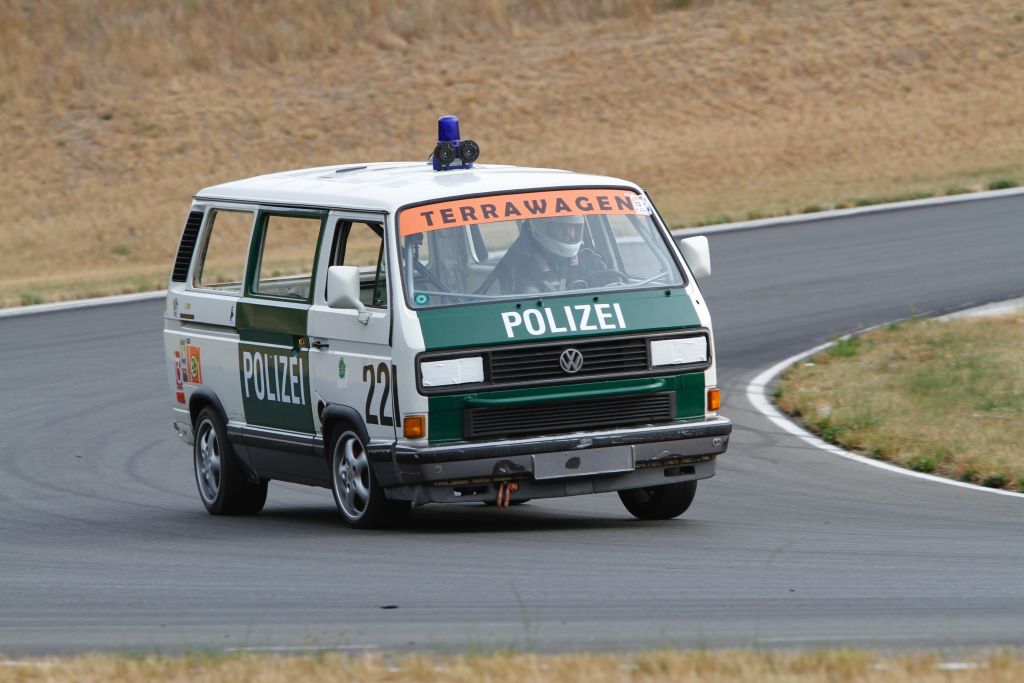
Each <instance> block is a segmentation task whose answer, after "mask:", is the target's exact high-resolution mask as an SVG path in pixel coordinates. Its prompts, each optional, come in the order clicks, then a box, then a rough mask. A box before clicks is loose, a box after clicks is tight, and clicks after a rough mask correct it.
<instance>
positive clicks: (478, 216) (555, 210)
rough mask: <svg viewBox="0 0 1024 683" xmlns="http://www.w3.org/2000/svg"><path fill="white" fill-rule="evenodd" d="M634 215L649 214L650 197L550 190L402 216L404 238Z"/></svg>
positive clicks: (449, 203)
mask: <svg viewBox="0 0 1024 683" xmlns="http://www.w3.org/2000/svg"><path fill="white" fill-rule="evenodd" d="M591 214H633V215H640V216H649V215H650V214H651V206H650V204H649V203H648V202H647V197H645V196H643V195H640V194H637V193H636V192H634V191H632V190H615V189H606V190H594V189H587V188H579V189H572V190H550V191H547V192H527V193H519V194H499V195H490V196H487V197H472V198H464V199H452V200H450V201H445V202H437V203H435V204H424V205H422V206H414V207H412V208H409V209H405V210H404V211H402V213H401V214H400V215H399V221H398V230H399V234H400V235H401V236H402V237H406V236H408V235H415V234H417V233H421V232H429V231H430V230H440V229H443V228H452V227H456V226H459V225H470V224H474V223H475V224H480V223H497V222H499V221H511V220H521V219H524V218H548V217H550V216H587V215H591Z"/></svg>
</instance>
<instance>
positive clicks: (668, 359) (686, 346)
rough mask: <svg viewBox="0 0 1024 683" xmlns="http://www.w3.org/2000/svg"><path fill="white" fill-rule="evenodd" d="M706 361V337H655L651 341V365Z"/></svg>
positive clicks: (686, 363)
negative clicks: (655, 338)
mask: <svg viewBox="0 0 1024 683" xmlns="http://www.w3.org/2000/svg"><path fill="white" fill-rule="evenodd" d="M707 361H708V340H707V338H706V337H687V338H685V339H657V340H655V341H652V342H651V365H652V366H658V365H688V364H690V363H706V362H707Z"/></svg>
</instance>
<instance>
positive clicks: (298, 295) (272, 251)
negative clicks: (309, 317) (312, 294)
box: [253, 214, 323, 301]
mask: <svg viewBox="0 0 1024 683" xmlns="http://www.w3.org/2000/svg"><path fill="white" fill-rule="evenodd" d="M264 220H265V221H266V224H265V226H264V228H263V244H262V245H261V249H260V255H259V270H258V275H257V278H256V280H255V282H254V283H253V284H254V286H253V291H254V292H255V293H257V294H264V295H268V296H278V297H285V298H289V299H298V300H301V301H305V300H307V299H308V298H309V291H310V287H311V285H312V281H313V263H314V261H315V259H316V247H317V244H318V243H319V242H320V228H321V226H322V223H323V221H322V220H321V218H320V217H319V216H316V217H306V216H281V215H276V214H268V215H266V216H265V218H264Z"/></svg>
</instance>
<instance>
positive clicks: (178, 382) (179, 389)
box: [174, 351, 185, 403]
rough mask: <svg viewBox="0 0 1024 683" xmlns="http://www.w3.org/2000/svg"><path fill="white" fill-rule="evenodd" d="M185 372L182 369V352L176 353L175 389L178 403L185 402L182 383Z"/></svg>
mask: <svg viewBox="0 0 1024 683" xmlns="http://www.w3.org/2000/svg"><path fill="white" fill-rule="evenodd" d="M182 375H183V370H182V367H181V352H180V351H175V352H174V388H175V390H176V393H175V395H174V397H175V398H176V399H177V401H178V403H184V402H185V387H184V384H183V381H182Z"/></svg>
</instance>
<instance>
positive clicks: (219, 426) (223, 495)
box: [192, 408, 267, 515]
mask: <svg viewBox="0 0 1024 683" xmlns="http://www.w3.org/2000/svg"><path fill="white" fill-rule="evenodd" d="M192 450H193V460H194V462H195V474H196V485H197V486H198V487H199V498H200V499H202V501H203V505H204V506H205V507H206V510H207V512H209V513H210V514H211V515H254V514H256V513H257V512H259V511H260V510H262V509H263V505H264V504H265V503H266V502H267V480H266V479H261V480H259V481H257V482H252V481H250V479H249V477H248V476H247V474H246V472H245V469H244V468H243V467H242V464H241V463H240V462H239V461H238V456H236V455H235V450H234V449H233V448H232V447H231V442H229V441H228V437H227V432H226V431H225V429H224V423H223V421H222V420H221V419H220V416H219V415H217V413H216V412H215V411H214V410H213V409H212V408H204V409H203V410H202V411H201V412H200V413H199V417H198V418H196V427H195V444H194V445H193V448H192Z"/></svg>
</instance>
